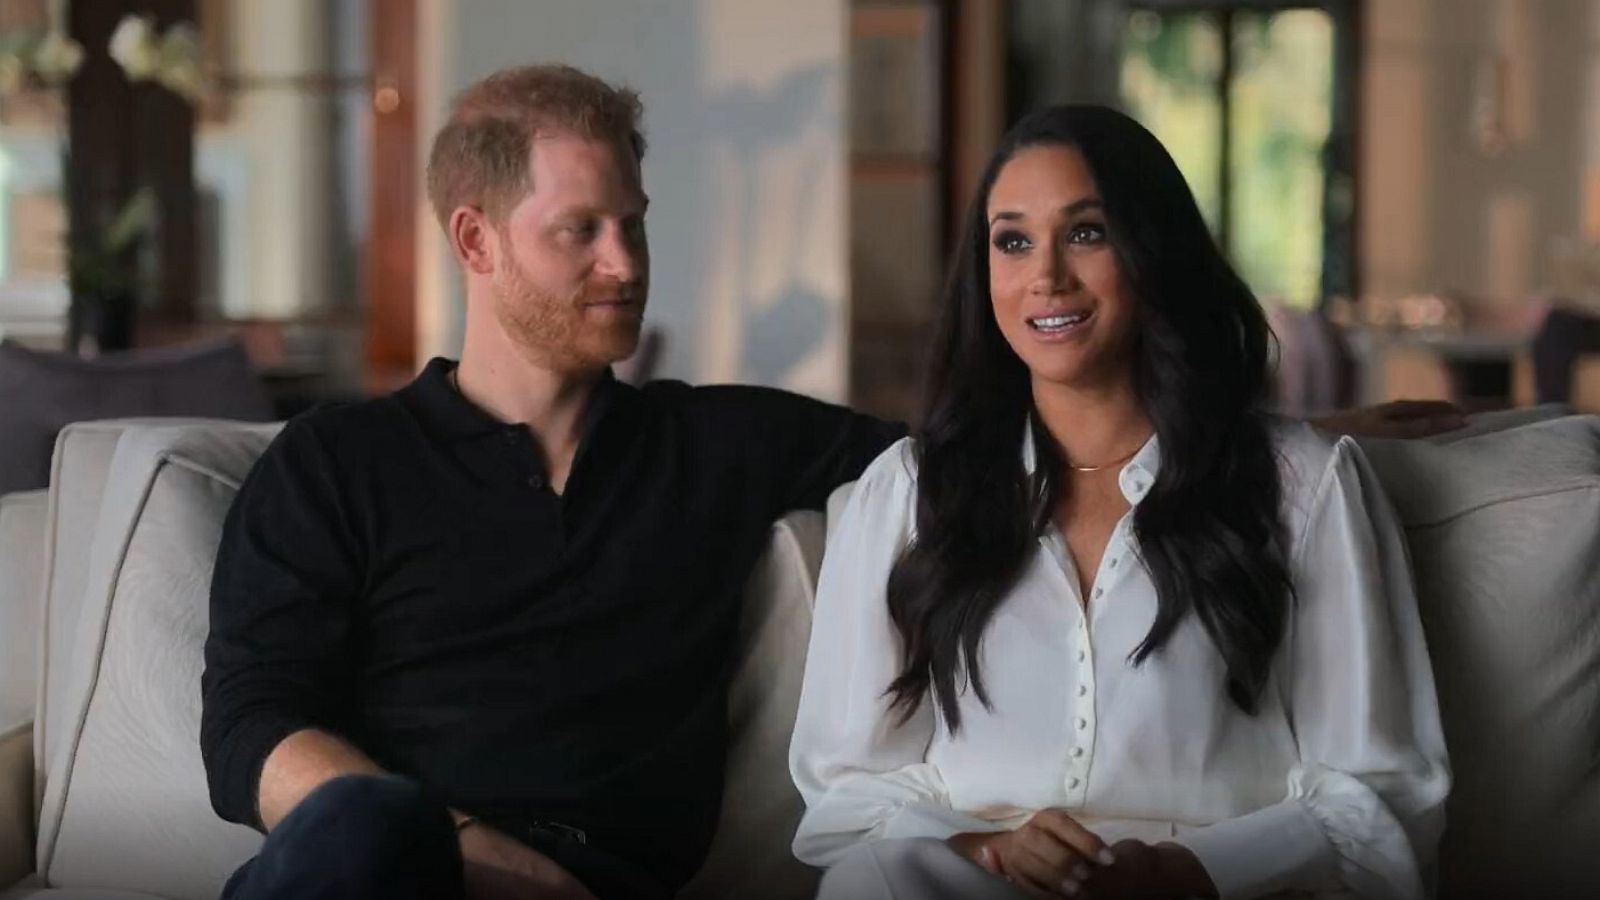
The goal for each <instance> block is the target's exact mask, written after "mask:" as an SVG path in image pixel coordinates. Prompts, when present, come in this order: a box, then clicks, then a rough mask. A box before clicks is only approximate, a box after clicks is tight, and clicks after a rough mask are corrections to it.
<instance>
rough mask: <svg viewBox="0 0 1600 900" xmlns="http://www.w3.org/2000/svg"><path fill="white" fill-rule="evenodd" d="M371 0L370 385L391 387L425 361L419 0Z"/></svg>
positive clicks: (367, 316) (367, 315) (367, 305)
mask: <svg viewBox="0 0 1600 900" xmlns="http://www.w3.org/2000/svg"><path fill="white" fill-rule="evenodd" d="M368 2H369V4H370V5H369V6H368V22H369V25H368V28H369V29H370V31H369V34H370V39H371V41H372V43H371V60H372V76H373V78H372V81H373V87H372V113H373V123H372V129H371V135H372V152H371V160H372V169H371V173H372V175H371V177H372V189H371V191H370V196H371V198H372V199H371V201H370V202H371V207H370V212H369V216H368V222H369V223H370V224H369V226H368V227H369V233H368V241H369V243H368V245H367V248H366V279H365V281H366V290H365V293H366V302H365V314H364V325H365V329H366V361H367V382H368V387H369V389H373V390H386V389H389V388H392V387H394V386H397V385H398V384H399V383H401V382H403V381H405V380H406V379H408V378H410V377H411V376H412V375H413V374H414V373H415V371H416V367H417V359H416V354H417V351H416V346H417V286H416V284H417V277H416V273H417V240H416V216H417V202H418V198H417V194H418V191H417V184H418V182H419V180H420V174H419V167H420V166H421V164H422V163H421V159H420V155H419V154H418V152H417V107H416V100H417V0H368Z"/></svg>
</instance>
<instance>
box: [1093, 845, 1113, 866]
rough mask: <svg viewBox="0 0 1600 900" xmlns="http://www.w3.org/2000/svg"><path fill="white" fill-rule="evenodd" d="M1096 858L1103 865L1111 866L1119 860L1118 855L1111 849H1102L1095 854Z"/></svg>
mask: <svg viewBox="0 0 1600 900" xmlns="http://www.w3.org/2000/svg"><path fill="white" fill-rule="evenodd" d="M1094 858H1095V860H1096V861H1097V862H1099V863H1100V865H1102V866H1109V865H1111V864H1112V863H1114V862H1116V861H1117V855H1116V854H1115V853H1112V852H1111V851H1110V850H1109V849H1106V850H1101V851H1100V852H1099V853H1096V854H1095V857H1094Z"/></svg>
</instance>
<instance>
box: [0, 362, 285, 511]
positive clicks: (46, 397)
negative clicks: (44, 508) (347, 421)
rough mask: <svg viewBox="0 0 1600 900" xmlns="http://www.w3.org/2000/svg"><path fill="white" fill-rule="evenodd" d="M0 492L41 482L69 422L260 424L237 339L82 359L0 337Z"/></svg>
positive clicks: (262, 403)
mask: <svg viewBox="0 0 1600 900" xmlns="http://www.w3.org/2000/svg"><path fill="white" fill-rule="evenodd" d="M0 391H4V393H5V396H6V402H5V403H4V404H0V494H6V493H10V492H12V491H28V490H37V489H39V488H43V487H46V486H47V482H46V476H47V474H48V473H49V471H50V450H51V447H53V446H54V445H55V440H56V434H57V433H58V432H60V431H61V429H62V428H64V427H65V426H66V425H67V424H68V423H71V422H79V421H84V420H87V419H109V418H114V417H119V416H218V417H224V418H230V419H248V420H252V421H260V420H262V419H267V418H270V417H271V405H270V404H269V402H268V400H267V396H266V392H265V391H264V390H263V389H262V387H261V385H260V383H259V382H258V381H257V379H256V377H255V375H254V373H253V372H252V371H251V369H250V360H249V357H247V356H246V355H245V352H244V347H243V345H241V344H240V343H239V342H238V341H235V340H231V339H228V340H221V341H208V342H205V343H202V344H196V345H193V346H188V347H176V348H162V349H158V350H138V351H133V352H129V353H114V354H108V355H106V356H101V357H97V358H94V359H84V358H82V357H78V356H73V355H71V354H67V353H40V352H38V351H35V350H29V349H27V348H25V347H22V346H21V345H19V344H13V343H10V342H0Z"/></svg>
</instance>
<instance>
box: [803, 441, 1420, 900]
mask: <svg viewBox="0 0 1600 900" xmlns="http://www.w3.org/2000/svg"><path fill="white" fill-rule="evenodd" d="M1274 436H1275V442H1276V444H1277V451H1278V455H1279V457H1280V459H1281V460H1282V463H1281V472H1282V482H1283V496H1284V515H1285V517H1286V518H1285V522H1286V524H1287V526H1288V529H1289V532H1288V533H1289V537H1290V544H1289V546H1290V548H1291V553H1292V555H1291V558H1290V575H1291V578H1292V579H1293V581H1294V587H1295V591H1296V600H1295V608H1294V610H1293V612H1292V614H1291V618H1290V622H1289V626H1288V629H1287V632H1286V634H1285V637H1284V641H1283V644H1282V646H1281V649H1280V652H1279V655H1278V658H1277V660H1276V662H1275V663H1274V668H1273V676H1272V680H1271V681H1270V682H1269V684H1268V687H1267V689H1266V691H1265V692H1264V694H1263V696H1262V698H1261V709H1260V710H1259V712H1258V713H1257V714H1256V715H1254V716H1250V715H1246V714H1244V713H1243V712H1241V711H1240V710H1239V709H1238V708H1237V707H1236V706H1234V705H1233V703H1232V702H1231V701H1230V700H1229V699H1228V697H1227V695H1226V693H1225V690H1224V666H1223V664H1222V660H1221V658H1220V656H1219V655H1218V654H1217V652H1216V650H1215V648H1214V647H1213V645H1212V643H1211V641H1210V638H1209V637H1208V636H1207V635H1206V633H1205V630H1204V628H1203V627H1201V626H1200V624H1199V623H1198V622H1197V621H1196V620H1195V618H1194V617H1193V616H1189V617H1186V618H1185V619H1184V621H1183V622H1182V623H1181V625H1180V626H1179V627H1178V629H1177V630H1176V632H1174V634H1173V636H1172V638H1171V640H1170V641H1169V642H1168V643H1167V644H1166V646H1165V647H1163V649H1162V650H1161V651H1160V652H1159V653H1157V654H1155V655H1154V656H1152V657H1150V658H1149V659H1148V660H1146V662H1145V663H1144V664H1143V665H1142V666H1137V667H1136V666H1134V665H1133V664H1132V663H1131V662H1130V659H1129V658H1130V654H1131V652H1132V650H1133V649H1134V648H1135V647H1136V646H1138V644H1139V643H1140V642H1141V641H1142V640H1143V639H1144V636H1145V634H1146V632H1147V631H1148V630H1149V628H1150V624H1151V622H1152V621H1153V619H1154V616H1155V611H1156V592H1155V587H1154V585H1153V583H1152V582H1151V580H1150V576H1149V573H1148V571H1147V570H1146V569H1145V567H1144V565H1143V563H1142V562H1141V561H1140V559H1139V556H1138V546H1137V543H1136V541H1135V540H1134V538H1133V535H1132V531H1131V527H1130V522H1131V517H1132V513H1130V514H1129V515H1128V516H1127V517H1125V518H1124V519H1123V521H1122V523H1121V524H1119V525H1118V527H1117V528H1116V529H1115V530H1114V531H1113V534H1112V537H1111V542H1110V544H1109V545H1108V546H1107V548H1106V551H1105V556H1106V558H1107V562H1106V564H1105V566H1104V567H1102V570H1101V572H1100V573H1099V577H1098V578H1097V580H1096V583H1095V585H1094V586H1093V594H1092V596H1093V597H1094V598H1096V599H1095V600H1094V602H1092V603H1089V604H1087V607H1086V606H1085V604H1083V603H1082V602H1081V596H1080V594H1079V589H1078V586H1077V585H1078V579H1077V577H1076V574H1075V573H1074V571H1073V569H1072V563H1071V559H1070V556H1069V555H1068V554H1067V553H1066V552H1065V550H1064V546H1063V545H1062V543H1061V540H1060V538H1059V537H1058V536H1057V534H1056V533H1055V532H1053V531H1052V532H1051V533H1049V534H1047V535H1046V536H1045V537H1043V538H1041V539H1040V542H1039V551H1038V552H1037V553H1036V554H1035V555H1034V556H1033V558H1032V559H1031V560H1030V561H1029V562H1028V563H1027V564H1026V566H1025V568H1024V570H1023V572H1022V573H1021V577H1020V578H1019V579H1018V581H1017V583H1016V585H1015V587H1014V588H1013V589H1012V591H1011V593H1010V594H1009V595H1007V597H1006V598H1005V600H1004V601H1003V602H1002V604H1001V606H1000V607H999V609H998V610H997V611H996V613H995V615H994V617H993V619H991V621H990V622H989V626H988V631H987V632H986V634H985V637H984V641H983V645H982V652H981V661H980V663H981V665H982V666H983V672H984V682H985V687H986V688H987V690H988V693H989V699H990V701H991V703H992V707H991V708H985V707H984V706H983V705H982V704H981V703H980V702H978V700H977V698H976V696H974V694H973V693H972V692H971V691H970V690H968V691H966V692H965V693H964V694H963V695H962V697H961V699H960V708H961V714H962V730H961V732H960V733H959V734H958V735H955V736H952V735H951V734H950V733H949V730H948V729H947V728H946V727H945V725H944V723H943V722H942V721H941V717H940V716H939V714H938V712H937V711H936V709H935V704H934V703H933V701H932V700H931V698H929V699H925V700H924V702H923V704H922V705H921V707H920V708H919V709H918V710H917V712H916V714H915V715H914V716H913V717H912V718H911V719H910V720H909V721H907V722H905V723H903V724H902V723H900V722H899V717H898V713H890V711H889V710H888V700H887V699H886V698H885V697H884V690H885V688H887V687H888V685H889V682H890V681H891V680H893V678H894V677H895V675H896V673H897V670H898V667H899V659H898V655H899V646H900V640H899V636H898V634H897V633H896V632H895V630H894V627H893V625H892V624H891V622H890V620H889V616H888V612H887V609H886V606H885V600H884V588H885V583H886V580H887V578H888V575H889V571H890V569H891V568H892V566H893V564H894V562H895V560H896V559H897V558H898V556H899V555H900V553H901V551H902V550H903V549H904V548H905V546H906V544H907V543H908V541H909V540H910V538H911V536H912V528H913V524H914V521H915V503H916V474H915V461H914V458H913V455H912V448H911V444H910V442H909V440H906V441H902V442H900V443H899V444H896V445H895V446H894V447H891V448H890V449H889V450H888V451H886V452H885V453H884V454H883V455H882V456H881V457H879V458H878V460H877V461H875V462H874V463H873V464H872V465H871V466H870V467H869V468H868V469H867V471H866V473H865V474H863V476H862V478H861V480H860V481H859V482H858V483H857V485H856V488H855V490H854V492H853V494H852V496H851V498H850V502H849V504H848V506H847V508H846V510H845V512H844V513H843V515H842V516H841V518H840V521H839V523H838V526H837V527H836V528H835V529H834V530H833V531H832V532H831V533H830V534H829V537H828V548H827V555H826V557H825V561H824V564H823V569H822V576H821V579H820V581H819V584H818V588H817V602H816V611H815V621H814V625H813V628H812V634H811V648H810V656H809V662H808V665H807V669H806V674H805V683H804V687H803V689H802V693H801V699H800V709H799V715H798V721H797V722H796V725H795V731H794V739H793V744H792V747H791V752H790V768H791V771H792V773H793V775H794V779H795V783H796V785H797V786H798V787H799V789H800V793H801V795H802V796H803V797H804V798H805V801H806V805H807V811H806V814H805V817H804V819H803V820H802V822H801V824H800V828H799V832H798V834H797V835H796V836H795V843H794V846H795V853H796V854H797V855H798V856H799V857H800V859H802V860H804V861H806V862H809V863H812V864H814V865H829V864H831V863H832V862H833V861H834V860H836V859H838V858H839V857H840V855H841V854H842V853H843V852H844V851H845V850H847V849H848V848H849V847H850V846H851V845H853V844H855V843H856V842H858V841H861V840H870V839H875V838H895V837H938V838H945V837H949V836H950V835H952V834H956V833H958V832H965V831H993V830H998V829H1002V828H1011V827H1015V826H1017V825H1019V824H1021V823H1022V822H1024V821H1026V819H1027V818H1028V816H1030V815H1032V814H1033V813H1034V812H1036V811H1038V810H1040V809H1045V808H1061V809H1065V810H1067V811H1068V812H1069V813H1070V814H1071V815H1073V816H1074V817H1075V818H1077V819H1078V820H1079V821H1080V822H1082V823H1083V824H1084V825H1085V826H1087V827H1089V828H1091V829H1092V830H1094V831H1096V832H1097V833H1099V834H1100V835H1101V836H1102V837H1103V838H1105V839H1107V840H1108V842H1111V841H1115V840H1119V839H1121V838H1124V837H1134V838H1138V839H1141V840H1145V841H1149V842H1157V841H1168V840H1175V841H1177V842H1178V843H1181V844H1184V845H1185V846H1187V847H1188V848H1189V849H1190V850H1191V851H1192V852H1193V853H1194V854H1195V856H1196V857H1197V858H1198V859H1199V860H1200V862H1201V864H1202V865H1204V866H1205V868H1206V870H1207V872H1208V873H1209V874H1210V876H1211V878H1212V880H1213V881H1214V882H1215V883H1216V885H1217V887H1218V889H1219V890H1220V892H1221V894H1222V896H1223V897H1254V896H1260V895H1262V894H1267V893H1273V892H1278V891H1286V890H1299V891H1308V892H1312V893H1320V892H1325V891H1329V892H1333V891H1339V890H1344V891H1349V892H1353V893H1355V894H1356V895H1358V896H1362V897H1386V898H1387V897H1392V898H1420V897H1422V896H1424V888H1423V878H1422V875H1421V872H1422V870H1423V869H1424V867H1426V866H1428V865H1429V864H1431V860H1432V858H1433V855H1434V853H1435V848H1436V847H1437V844H1438V838H1439V833H1440V831H1441V829H1442V827H1443V809H1444V800H1445V796H1446V794H1447V793H1448V789H1449V774H1448V768H1447V764H1446V757H1445V748H1444V740H1443V737H1442V734H1441V731H1440V726H1439V712H1438V702H1437V699H1436V697H1435V694H1434V688H1433V677H1432V673H1431V670H1430V668H1429V664H1428V655H1427V651H1426V648H1425V647H1424V644H1423V635H1422V629H1421V625H1420V622H1419V620H1418V616H1417V610H1416V603H1415V599H1414V597H1413V593H1412V587H1411V580H1410V573H1409V571H1408V569H1407V563H1406V556H1405V548H1404V546H1403V544H1402V537H1401V533H1400V530H1399V528H1398V526H1397V525H1396V523H1395V521H1394V517H1393V515H1392V513H1391V512H1390V510H1389V507H1388V504H1387V501H1386V500H1385V499H1384V497H1383V496H1382V494H1381V493H1380V492H1379V489H1378V487H1377V482H1376V480H1375V478H1374V476H1373V474H1372V472H1371V470H1370V468H1369V467H1368V466H1367V464H1366V461H1365V459H1364V457H1363V456H1362V455H1361V452H1360V450H1359V449H1358V448H1357V447H1356V445H1355V444H1354V442H1352V441H1350V440H1349V439H1348V438H1346V439H1340V440H1337V441H1335V440H1334V439H1332V438H1329V437H1327V436H1324V435H1322V434H1320V433H1319V432H1316V431H1314V430H1312V429H1311V428H1309V427H1307V426H1304V425H1300V424H1287V423H1285V424H1280V425H1278V426H1276V429H1275V435H1274ZM1023 458H1024V463H1025V465H1027V466H1028V467H1030V468H1031V466H1032V464H1033V457H1032V445H1031V435H1029V436H1028V437H1027V439H1025V441H1024V447H1023ZM1160 460H1161V449H1160V448H1159V446H1158V444H1157V442H1156V440H1155V439H1153V438H1152V439H1151V441H1150V442H1149V443H1148V444H1147V445H1146V446H1145V447H1144V448H1143V449H1142V450H1140V452H1139V453H1138V454H1137V455H1135V457H1134V459H1133V460H1132V461H1131V462H1129V463H1128V464H1127V466H1126V467H1125V468H1124V469H1123V471H1122V472H1121V474H1120V477H1119V481H1118V484H1119V486H1120V488H1121V490H1122V492H1123V495H1124V497H1125V498H1126V499H1127V501H1128V503H1129V504H1130V505H1132V506H1135V507H1136V506H1137V505H1138V503H1139V501H1140V500H1142V499H1143V498H1144V496H1145V494H1146V493H1147V492H1148V491H1149V489H1150V486H1151V485H1152V484H1153V482H1154V480H1155V479H1156V477H1157V476H1158V474H1159V472H1160ZM1130 554H1131V555H1130ZM1124 558H1125V559H1128V561H1129V563H1128V565H1126V566H1120V567H1119V566H1118V564H1117V563H1118V560H1120V559H1124Z"/></svg>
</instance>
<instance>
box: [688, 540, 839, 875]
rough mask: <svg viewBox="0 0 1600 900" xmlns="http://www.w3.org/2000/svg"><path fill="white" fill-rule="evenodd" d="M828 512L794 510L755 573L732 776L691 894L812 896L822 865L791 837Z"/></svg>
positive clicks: (736, 686) (799, 803) (733, 704)
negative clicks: (797, 852)
mask: <svg viewBox="0 0 1600 900" xmlns="http://www.w3.org/2000/svg"><path fill="white" fill-rule="evenodd" d="M823 543H824V535H823V517H822V514H821V513H819V512H811V511H803V512H796V513H791V514H789V515H788V516H787V517H785V518H784V519H782V520H780V521H779V522H778V523H777V524H776V525H774V526H773V530H772V540H771V542H770V543H769V544H768V545H767V551H766V553H765V554H764V555H763V556H762V558H761V561H760V562H758V563H757V564H756V567H755V570H754V571H753V572H752V573H751V576H750V582H749V586H748V587H747V588H746V590H745V605H744V611H743V615H742V617H741V620H740V623H739V648H738V653H737V663H736V667H735V669H734V677H733V685H732V690H731V691H730V694H729V710H728V712H729V736H730V741H731V743H730V745H729V747H728V768H727V780H726V781H725V782H724V785H723V795H722V813H721V816H720V818H719V820H718V822H717V833H716V837H715V839H714V840H713V841H712V843H711V851H710V853H709V855H708V856H707V858H706V862H705V865H704V866H703V867H702V869H701V871H700V872H699V874H698V875H696V876H695V878H694V880H693V881H691V882H690V883H689V884H688V885H687V886H685V888H684V890H683V892H682V893H681V895H680V896H681V897H682V898H684V900H722V898H727V897H764V898H771V900H791V898H792V900H809V898H810V897H812V896H813V895H814V894H815V893H816V888H817V874H816V872H815V871H814V870H813V869H811V868H810V867H809V866H806V865H804V864H802V863H800V862H799V861H798V860H796V859H795V858H794V853H793V852H792V851H791V850H790V844H791V842H792V840H793V838H794V832H795V828H796V827H797V826H799V824H800V815H801V813H803V812H805V802H804V801H803V800H801V799H800V792H799V791H797V790H795V787H794V781H793V780H792V779H791V778H790V777H789V737H790V735H791V733H792V732H793V731H794V717H795V712H796V710H797V709H798V708H799V706H800V680H801V678H802V677H803V676H804V674H805V662H806V646H807V644H808V642H809V639H810V635H811V604H812V601H813V599H814V598H815V597H816V593H817V572H818V570H819V569H820V568H821V567H822V547H823Z"/></svg>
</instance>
